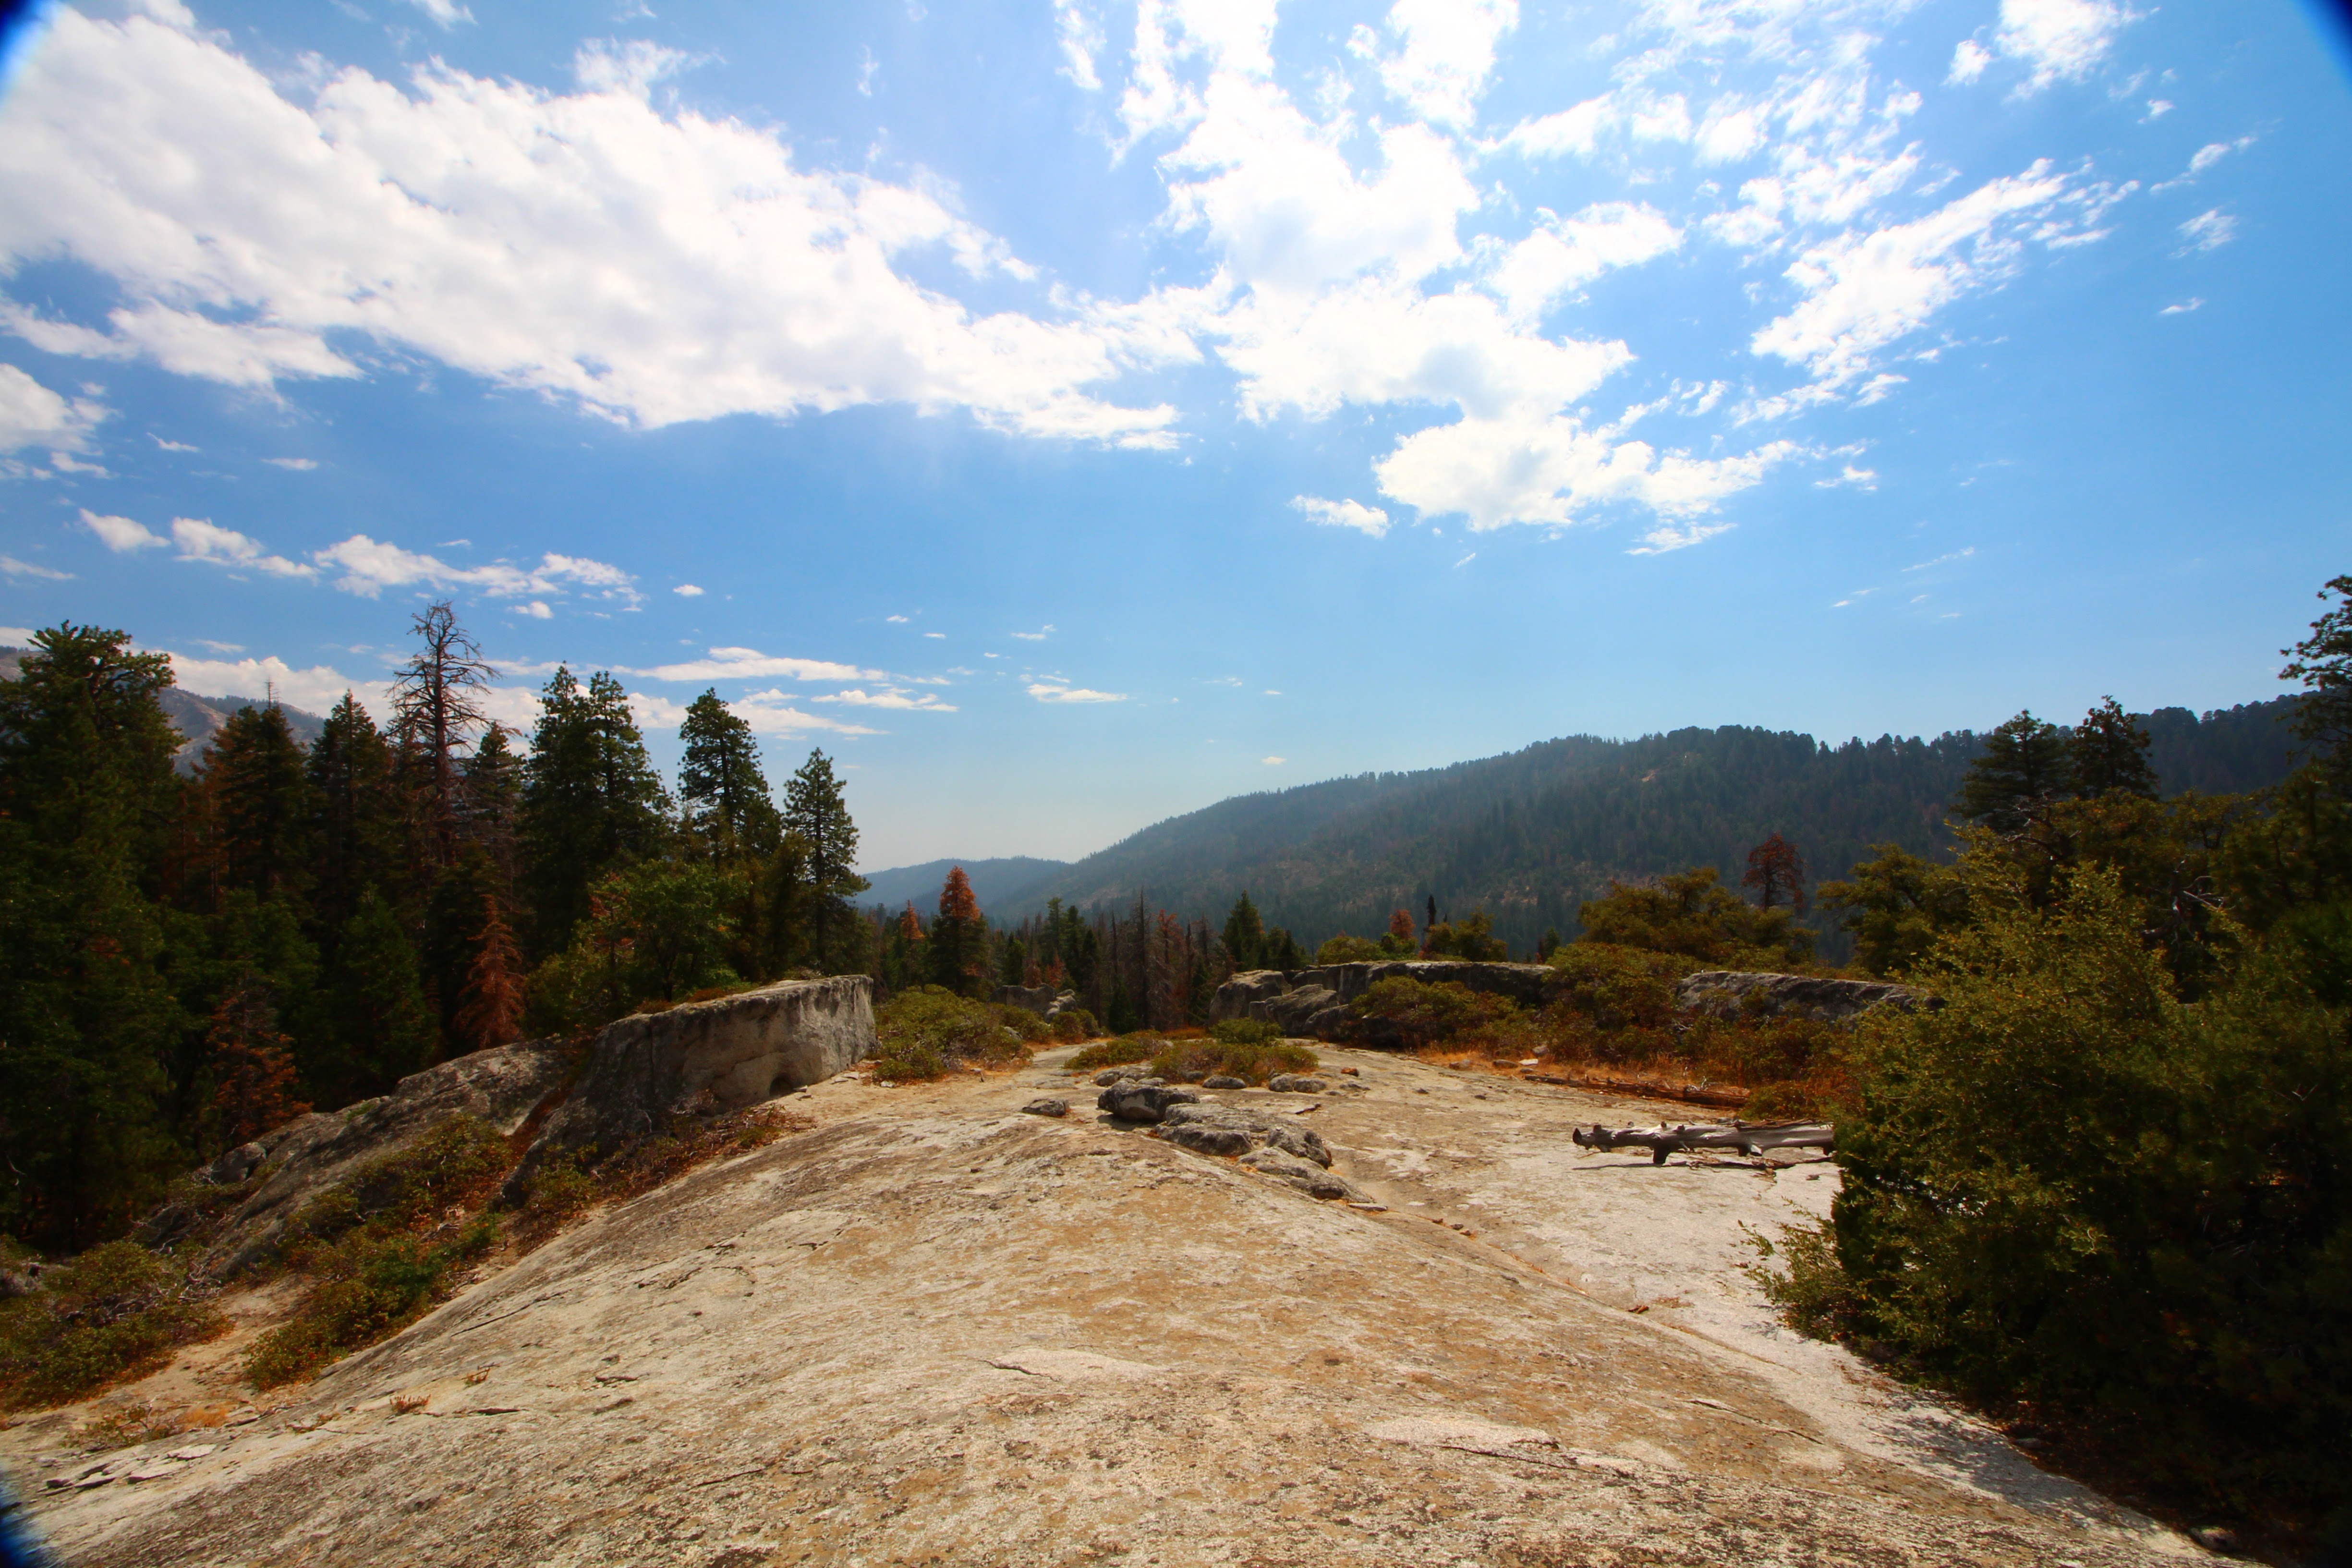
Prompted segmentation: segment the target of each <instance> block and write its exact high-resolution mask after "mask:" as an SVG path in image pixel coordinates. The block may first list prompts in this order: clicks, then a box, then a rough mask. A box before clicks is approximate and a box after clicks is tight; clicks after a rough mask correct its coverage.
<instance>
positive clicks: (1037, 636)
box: [1013, 622, 1054, 642]
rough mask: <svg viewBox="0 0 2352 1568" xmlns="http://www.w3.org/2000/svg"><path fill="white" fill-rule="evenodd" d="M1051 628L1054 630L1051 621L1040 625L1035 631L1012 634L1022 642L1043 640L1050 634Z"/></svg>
mask: <svg viewBox="0 0 2352 1568" xmlns="http://www.w3.org/2000/svg"><path fill="white" fill-rule="evenodd" d="M1053 630H1054V627H1053V625H1052V623H1051V622H1048V623H1047V624H1046V625H1045V626H1041V627H1040V628H1038V629H1037V630H1036V631H1034V632H1014V633H1013V636H1014V637H1018V638H1020V639H1021V640H1022V641H1023V642H1044V641H1045V638H1046V637H1049V636H1050V635H1052V633H1053Z"/></svg>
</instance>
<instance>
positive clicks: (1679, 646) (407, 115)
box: [0, 0, 2352, 866]
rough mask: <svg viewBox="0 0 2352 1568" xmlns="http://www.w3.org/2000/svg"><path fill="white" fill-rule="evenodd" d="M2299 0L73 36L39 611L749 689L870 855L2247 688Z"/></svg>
mask: <svg viewBox="0 0 2352 1568" xmlns="http://www.w3.org/2000/svg"><path fill="white" fill-rule="evenodd" d="M2343 58H2344V57H2343V55H2342V54H2341V52H2340V51H2339V52H2334V53H2331V50H2330V48H2329V47H2328V41H2327V40H2324V39H2323V37H2322V36H2321V34H2320V31H2319V24H2318V13H2317V12H2316V11H2315V9H2313V8H2310V7H2309V6H2305V5H2296V4H2292V3H2283V0H2233V3H2231V4H2229V5H2215V4H2184V5H2163V6H2158V5H2153V4H2149V3H2147V0H2138V3H2137V4H2126V3H2125V0H1922V3H1919V4H1910V5H1906V4H1901V3H1898V0H1636V3H1618V4H1601V5H1580V6H1574V7H1567V6H1546V5H1534V4H1527V5H1514V4H1512V3H1511V0H1395V3H1394V4H1393V5H1380V4H1357V5H1348V4H1338V3H1316V4H1298V5H1282V6H1280V7H1279V8H1278V9H1277V7H1276V5H1273V4H1271V3H1270V0H1148V3H1146V4H1142V5H1113V4H1103V3H1100V0H1024V3H1021V4H1003V5H993V4H985V3H978V0H974V3H966V4H959V5H939V4H936V3H929V0H925V3H917V0H901V3H898V4H891V5H870V6H865V7H852V6H824V7H815V6H804V7H782V6H772V5H771V6H751V5H731V4H718V3H710V4H694V3H688V0H655V3H654V4H651V5H648V4H646V3H645V0H621V3H620V4H618V5H615V4H614V3H613V0H604V3H603V4H600V5H578V6H570V5H555V4H544V3H541V4H534V5H528V6H523V5H509V4H504V3H502V0H465V3H464V4H462V5H461V4H457V3H456V0H334V3H333V4H331V5H316V4H305V5H272V4H245V3H238V4H215V3H200V4H198V5H196V8H195V9H194V10H193V11H190V10H188V9H186V8H184V6H182V5H180V4H179V0H145V4H143V5H121V4H115V5H85V6H79V7H73V6H58V7H56V8H54V9H52V10H50V11H49V12H47V15H46V17H45V20H44V23H43V25H42V26H41V28H40V29H39V31H38V33H37V35H36V36H33V37H28V38H26V39H21V40H19V46H18V47H17V48H16V53H15V58H13V59H12V60H11V61H10V62H9V66H8V71H9V77H8V85H7V89H6V95H5V100H0V267H5V276H0V447H5V450H0V476H5V477H0V595H5V597H0V626H6V627H17V628H23V627H30V626H42V625H47V624H51V623H54V622H56V621H58V620H59V619H61V618H71V619H74V620H77V621H94V622H98V623H100V624H105V625H111V626H124V627H127V628H129V629H130V630H131V631H132V632H133V633H134V634H135V635H136V637H138V638H139V640H140V641H141V643H142V645H143V646H146V647H154V648H159V649H164V650H168V651H170V652H171V653H173V656H174V657H175V658H176V659H177V660H178V662H179V668H180V672H181V677H182V679H183V681H184V683H185V684H187V685H189V686H190V687H192V688H193V689H198V690H206V691H220V690H224V689H238V690H254V689H257V688H258V687H259V686H260V685H261V684H262V683H263V682H264V681H265V680H274V681H275V682H276V683H277V685H278V689H279V690H280V691H281V693H282V694H283V695H285V696H286V697H287V698H288V699H289V700H293V701H296V702H298V703H299V704H301V705H303V706H306V707H310V708H313V709H319V708H323V707H324V706H326V705H327V704H328V703H329V702H331V700H333V697H334V696H335V695H336V694H338V693H340V692H341V690H342V689H344V688H345V687H346V686H347V685H348V686H351V687H352V688H353V689H357V690H358V691H359V692H360V693H361V695H362V697H363V698H368V699H370V700H378V699H379V694H380V692H381V689H382V686H381V683H382V681H383V677H384V671H385V668H386V666H387V663H388V662H389V661H390V660H392V659H394V658H397V657H398V656H399V654H400V653H401V651H402V636H403V632H404V628H405V626H406V622H407V619H408V617H409V616H411V615H413V614H414V613H415V610H416V609H417V608H418V607H419V606H420V605H421V604H422V603H423V602H425V600H427V599H429V598H433V597H437V596H441V595H447V596H450V597H452V598H454V599H455V600H456V601H457V604H458V605H459V608H460V613H461V615H462V616H463V618H464V619H465V620H466V622H467V624H468V625H469V626H472V627H473V628H474V630H475V631H476V632H477V633H478V636H479V637H480V638H481V640H482V641H483V643H484V645H485V647H486V648H487V650H488V652H489V654H490V656H491V657H492V658H493V659H494V660H495V661H496V662H497V663H498V665H499V668H500V669H501V670H502V671H503V672H505V676H504V679H503V681H502V691H501V695H500V697H499V707H500V710H501V711H502V713H503V714H504V715H505V716H506V717H507V718H508V719H509V721H513V722H516V723H527V722H528V720H529V715H530V706H531V702H530V693H531V691H532V689H534V688H535V686H536V685H537V684H538V682H539V681H540V680H541V679H543V678H544V674H545V672H546V671H547V670H548V669H550V668H552V667H553V665H554V663H555V662H556V661H558V660H568V661H570V662H571V663H572V665H573V667H574V668H580V669H587V668H614V669H615V670H617V671H620V672H622V673H623V678H624V679H625V681H626V682H627V684H628V685H629V687H630V688H631V689H632V691H633V692H634V693H635V694H636V695H637V699H638V702H639V708H640V711H641V714H642V715H643V717H644V718H645V720H646V727H647V731H648V734H649V737H650V738H651V739H652V740H653V741H654V743H655V746H656V753H657V754H658V755H661V756H662V757H663V758H664V759H665V760H666V761H667V760H668V759H670V758H672V757H674V754H675V751H676V743H675V729H676V724H677V715H678V712H679V710H681V708H682V706H683V704H684V703H686V702H687V701H688V700H691V699H692V698H693V697H694V696H695V695H696V694H697V693H698V692H699V691H700V690H702V689H703V688H704V687H705V686H707V685H715V686H716V687H717V689H719V693H720V695H722V696H724V697H726V698H728V699H730V700H734V701H737V702H738V703H739V704H740V709H741V710H742V711H744V712H746V713H747V714H749V715H750V716H751V717H752V719H753V721H754V722H755V724H756V725H757V727H758V728H759V729H760V731H761V734H762V737H763V742H764V744H765V746H766V749H767V753H768V756H769V759H770V767H771V772H772V775H773V776H778V777H781V775H782V773H784V772H787V771H789V770H790V768H791V767H793V766H794V765H796V764H797V763H798V762H799V760H800V758H801V757H802V756H803V755H804V754H805V753H806V751H807V749H808V748H809V747H810V746H811V745H813V744H821V745H823V746H824V747H825V748H826V750H827V751H828V752H833V753H834V754H835V755H836V756H837V757H838V758H839V759H840V761H841V762H842V763H843V765H844V766H845V767H846V768H847V769H849V770H851V771H850V772H849V773H848V774H847V776H848V778H849V780H850V798H851V804H852V808H853V810H854V811H856V814H857V816H858V817H859V820H860V822H861V824H862V825H863V826H864V828H865V832H866V863H867V864H868V865H870V866H887V865H892V864H899V863H906V862H912V861H917V860H921V859H925V858H931V857H934V856H945V855H960V856H974V857H977V856H987V855H1003V854H1039V855H1051V856H1060V857H1069V856H1076V855H1078V854H1082V853H1085V852H1087V851H1088V850H1091V849H1094V848H1097V847H1101V846H1103V845H1104V844H1107V843H1108V842H1110V841H1111V840H1113V839H1115V838H1117V837H1120V836H1122V835H1124V834H1125V833H1128V832H1129V831H1132V830H1133V829H1135V828H1137V827H1139V826H1143V825H1145V824H1147V823H1149V822H1151V821H1154V820H1157V819H1159V818H1160V817H1162V816H1168V815H1171V814H1173V813H1176V812H1180V811H1184V810H1189V809H1192V808H1194V807H1196V806H1200V805H1206V804H1208V803H1210V802H1212V801H1214V800H1216V799H1220V798H1222V797H1223V796H1225V795H1233V794H1236V793H1241V792H1244V791H1249V790H1255V789H1264V788H1268V787H1277V786H1280V785H1283V784H1296V783H1303V782H1307V781H1309V780H1313V779H1318V778H1323V777H1328V776H1330V775H1332V774H1335V773H1354V772H1360V771H1363V770H1368V769H1390V768H1406V767H1418V766H1426V765H1430V764H1434V763H1447V762H1452V761H1456V760H1459V759H1463V758H1466V757H1472V756H1478V755H1485V754H1489V753H1492V752H1498V751H1505V750H1509V749H1512V748H1515V747H1517V746H1520V745H1523V744H1526V743H1528V742H1533V741H1537V740H1540V739H1544V738H1548V737H1550V736H1553V735H1558V734H1563V733H1570V732H1576V731H1589V732H1594V733H1601V734H1612V735H1633V734H1639V733H1643V732H1646V731H1656V730H1661V729H1666V728H1670V727H1674V726H1677V725H1684V724H1719V723H1731V722H1743V723H1757V724H1765V725H1770V726H1775V727H1780V728H1788V729H1801V730H1808V731H1811V732H1813V733H1814V734H1816V735H1820V736H1822V737H1824V738H1827V739H1842V738H1843V737H1845V736H1847V735H1850V734H1855V733H1860V734H1864V735H1876V734H1878V733H1881V732H1883V731H1895V732H1898V733H1912V732H1920V731H1925V732H1928V733H1933V732H1935V731H1940V730H1944V729H1948V728H1957V727H1961V726H1974V727H1978V728H1982V727H1984V726H1987V725H1989V724H1990V723H1993V722H1996V721H1999V720H2000V719H2002V718H2004V717H2006V716H2007V715H2009V714H2010V713H2011V712H2014V711H2015V710H2017V709H2018V708H2020V707H2021V706H2025V705H2031V706H2032V707H2033V708H2034V709H2035V710H2037V711H2041V712H2043V713H2045V714H2047V715H2049V716H2052V717H2055V718H2060V719H2065V718H2069V717H2072V716H2074V715H2076V714H2079V713H2080V712H2081V711H2082V710H2084V708H2086V707H2087V706H2089V705H2090V704H2091V703H2092V702H2094V701H2095V700H2097V699H2098V698H2100V697H2101V696H2102V695H2103V694H2105V693H2108V692H2113V693H2114V694H2115V695H2116V696H2117V697H2118V698H2120V699H2121V700H2123V701H2124V702H2125V703H2126V705H2129V706H2134V707H2139V708H2146V707H2149V706H2154V705H2159V704H2168V703H2179V704H2186V705H2189V706H2191V707H2197V708H2208V707H2213V706H2221V705H2227V704H2230V703H2233V702H2239V701H2244V700H2251V699H2255V698H2262V697H2267V696H2270V695H2273V693H2274V692H2275V691H2276V690H2277V689H2278V688H2277V685H2276V682H2275V679H2274V676H2275V671H2276V668H2277V665H2278V662H2279V661H2278V659H2277V658H2275V656H2274V650H2275V649H2277V648H2279V647H2282V646H2284V644H2285V643H2286V642H2288V641H2291V640H2293V639H2294V637H2295V636H2296V635H2298V633H2299V631H2300V629H2301V627H2302V626H2304V625H2305V623H2306V622H2307V621H2308V620H2309V619H2310V618H2311V617H2312V616H2313V615H2314V614H2315V613H2316V608H2317V606H2316V605H2315V601H2314V599H2313V598H2312V594H2313V591H2314V590H2315V588H2316V587H2317V586H2318V584H2320V583H2321V582H2322V581H2324V580H2325V579H2326V578H2328V577H2330V576H2332V575H2334V574H2337V573H2339V572H2343V571H2347V570H2352V559H2347V548H2346V546H2347V522H2352V439H2347V437H2346V434H2345V433H2346V431H2347V429H2352V374H2347V347H2352V331H2347V328H2352V289H2347V288H2346V287H2345V284H2346V278H2347V273H2346V263H2345V260H2344V258H2345V257H2346V256H2347V255H2352V199H2347V198H2352V101H2347V91H2346V80H2345V74H2344V69H2343V65H2342V61H2343Z"/></svg>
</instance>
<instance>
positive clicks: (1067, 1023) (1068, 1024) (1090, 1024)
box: [1054, 1007, 1102, 1045]
mask: <svg viewBox="0 0 2352 1568" xmlns="http://www.w3.org/2000/svg"><path fill="white" fill-rule="evenodd" d="M1101 1033H1102V1026H1101V1025H1099V1024H1097V1023H1096V1022H1095V1016H1094V1015H1093V1014H1092V1013H1089V1012H1087V1010H1086V1009H1085V1008H1084V1007H1065V1008H1063V1009H1062V1010H1061V1011H1060V1012H1059V1013H1056V1014H1055V1015H1054V1037H1055V1039H1057V1040H1060V1041H1061V1042H1062V1043H1064V1044H1065V1045H1076V1043H1077V1042H1078V1041H1080V1040H1091V1039H1093V1038H1094V1037H1096V1036H1097V1035H1099V1034H1101Z"/></svg>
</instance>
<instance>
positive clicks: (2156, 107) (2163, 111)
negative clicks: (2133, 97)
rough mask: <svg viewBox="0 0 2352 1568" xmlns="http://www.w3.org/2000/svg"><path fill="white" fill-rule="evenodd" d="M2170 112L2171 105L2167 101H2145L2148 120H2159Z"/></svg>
mask: <svg viewBox="0 0 2352 1568" xmlns="http://www.w3.org/2000/svg"><path fill="white" fill-rule="evenodd" d="M2172 110H2173V105H2172V102H2171V100H2168V99H2162V98H2151V99H2149V100H2147V118H2148V119H2150V120H2161V119H2163V118H2164V117H2165V116H2166V115H2168V114H2169V113H2171V112H2172Z"/></svg>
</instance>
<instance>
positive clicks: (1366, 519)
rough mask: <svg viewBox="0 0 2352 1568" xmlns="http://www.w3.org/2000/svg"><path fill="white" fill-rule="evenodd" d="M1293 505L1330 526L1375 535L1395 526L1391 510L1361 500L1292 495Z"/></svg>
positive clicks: (1310, 518) (1378, 536) (1292, 506)
mask: <svg viewBox="0 0 2352 1568" xmlns="http://www.w3.org/2000/svg"><path fill="white" fill-rule="evenodd" d="M1290 505H1291V508H1292V510H1296V511H1298V512H1302V513H1304V514H1305V515H1306V518H1307V521H1309V522H1319V523H1321V524H1322V525H1323V526H1324V527H1326V528H1352V529H1354V530H1356V531H1358V532H1359V533H1369V534H1370V535H1371V536H1372V537H1373V538H1374V539H1380V538H1383V537H1385V536H1386V535H1387V533H1388V531H1389V528H1390V526H1391V525H1390V521H1389V514H1388V513H1387V512H1384V511H1382V510H1381V509H1380V508H1378V507H1376V506H1366V505H1365V504H1364V503H1363V502H1361V501H1358V500H1324V499H1323V498H1322V497H1321V496H1292V497H1291V498H1290Z"/></svg>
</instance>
